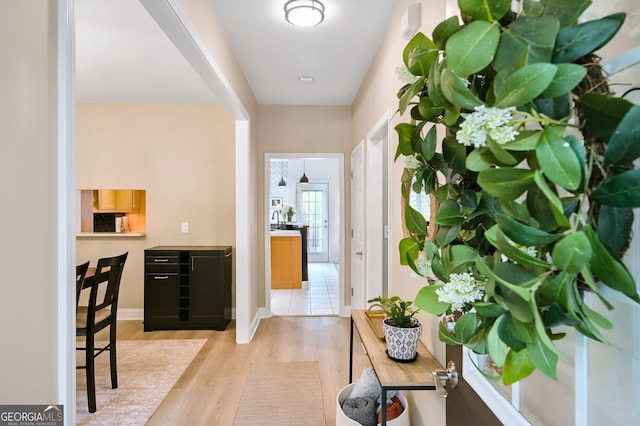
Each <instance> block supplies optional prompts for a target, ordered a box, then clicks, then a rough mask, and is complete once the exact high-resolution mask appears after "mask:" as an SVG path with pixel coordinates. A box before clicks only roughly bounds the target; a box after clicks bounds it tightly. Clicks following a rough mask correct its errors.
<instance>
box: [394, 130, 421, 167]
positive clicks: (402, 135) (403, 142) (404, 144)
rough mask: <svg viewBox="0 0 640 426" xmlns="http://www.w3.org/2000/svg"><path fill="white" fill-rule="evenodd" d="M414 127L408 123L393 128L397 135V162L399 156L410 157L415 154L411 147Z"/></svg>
mask: <svg viewBox="0 0 640 426" xmlns="http://www.w3.org/2000/svg"><path fill="white" fill-rule="evenodd" d="M415 127H416V126H414V125H413V124H410V123H400V124H398V125H397V126H396V127H395V130H396V132H397V133H398V149H397V150H396V157H395V159H396V160H397V159H398V157H400V155H407V156H411V155H413V154H414V153H415V152H414V150H413V146H412V145H411V134H412V133H413V129H415Z"/></svg>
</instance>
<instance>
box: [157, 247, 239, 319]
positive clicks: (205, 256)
mask: <svg viewBox="0 0 640 426" xmlns="http://www.w3.org/2000/svg"><path fill="white" fill-rule="evenodd" d="M144 253H145V256H144V258H145V268H144V331H151V330H184V329H215V330H224V329H225V328H226V326H227V324H228V323H229V321H230V320H231V260H232V257H231V256H232V255H231V247H229V246H158V247H153V248H150V249H146V250H145V251H144Z"/></svg>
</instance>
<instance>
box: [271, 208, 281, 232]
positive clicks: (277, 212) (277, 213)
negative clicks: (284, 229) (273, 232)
mask: <svg viewBox="0 0 640 426" xmlns="http://www.w3.org/2000/svg"><path fill="white" fill-rule="evenodd" d="M274 215H278V228H279V227H280V212H279V211H278V210H274V211H273V214H272V215H271V219H273V216H274Z"/></svg>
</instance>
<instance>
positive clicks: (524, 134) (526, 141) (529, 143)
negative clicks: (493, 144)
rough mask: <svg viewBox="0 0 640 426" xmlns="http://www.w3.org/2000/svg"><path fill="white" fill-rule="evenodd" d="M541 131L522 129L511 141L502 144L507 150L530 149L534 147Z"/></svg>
mask: <svg viewBox="0 0 640 426" xmlns="http://www.w3.org/2000/svg"><path fill="white" fill-rule="evenodd" d="M541 135H542V132H541V131H539V130H522V131H520V134H518V136H516V139H515V140H514V141H512V142H509V143H506V144H504V145H502V147H503V148H504V149H507V150H509V151H531V150H534V149H536V147H537V146H538V141H539V140H540V136H541Z"/></svg>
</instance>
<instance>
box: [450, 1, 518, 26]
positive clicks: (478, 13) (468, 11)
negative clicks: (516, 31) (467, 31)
mask: <svg viewBox="0 0 640 426" xmlns="http://www.w3.org/2000/svg"><path fill="white" fill-rule="evenodd" d="M458 7H459V8H460V11H461V12H462V13H463V14H465V15H469V16H470V17H471V18H473V20H474V21H489V22H492V21H498V20H500V18H502V17H503V16H504V15H505V14H506V13H507V12H508V11H509V9H510V8H511V1H510V0H458Z"/></svg>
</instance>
